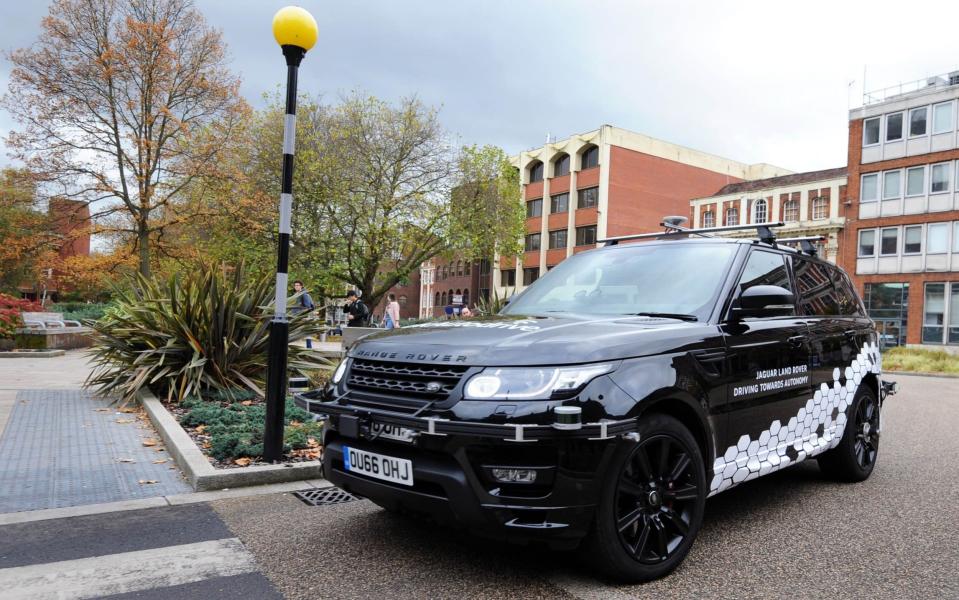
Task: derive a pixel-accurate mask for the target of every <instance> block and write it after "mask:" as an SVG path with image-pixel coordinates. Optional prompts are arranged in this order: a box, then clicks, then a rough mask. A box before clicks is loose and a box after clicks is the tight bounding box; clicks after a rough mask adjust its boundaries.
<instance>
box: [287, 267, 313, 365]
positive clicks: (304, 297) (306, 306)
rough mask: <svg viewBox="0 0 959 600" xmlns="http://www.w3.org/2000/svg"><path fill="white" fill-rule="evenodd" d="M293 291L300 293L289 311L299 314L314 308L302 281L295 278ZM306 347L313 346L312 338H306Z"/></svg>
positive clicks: (311, 298)
mask: <svg viewBox="0 0 959 600" xmlns="http://www.w3.org/2000/svg"><path fill="white" fill-rule="evenodd" d="M293 291H294V292H295V293H297V294H299V295H300V297H299V298H297V300H296V306H294V307H293V308H291V309H290V312H291V313H293V314H300V313H304V312H312V311H314V310H316V304H314V303H313V297H312V296H310V293H309V292H308V291H306V288H304V287H303V282H302V281H300V280H299V279H297V280H296V281H294V282H293ZM306 347H307V348H312V347H313V338H311V337H307V338H306Z"/></svg>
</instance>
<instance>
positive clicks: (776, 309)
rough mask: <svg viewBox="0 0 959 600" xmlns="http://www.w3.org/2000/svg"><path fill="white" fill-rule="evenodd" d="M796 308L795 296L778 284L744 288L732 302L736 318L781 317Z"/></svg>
mask: <svg viewBox="0 0 959 600" xmlns="http://www.w3.org/2000/svg"><path fill="white" fill-rule="evenodd" d="M795 308H796V296H795V295H794V294H793V293H792V292H790V291H789V290H787V289H786V288H782V287H779V286H778V285H754V286H752V287H750V288H746V290H744V291H743V293H741V294H740V295H739V298H737V299H736V302H735V303H734V304H733V310H732V314H733V317H734V318H736V319H742V318H745V317H781V316H785V315H791V314H793V312H794V311H795Z"/></svg>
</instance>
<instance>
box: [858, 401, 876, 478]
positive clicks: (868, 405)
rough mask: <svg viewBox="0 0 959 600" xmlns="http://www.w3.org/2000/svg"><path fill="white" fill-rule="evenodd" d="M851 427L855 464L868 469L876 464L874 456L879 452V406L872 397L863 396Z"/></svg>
mask: <svg viewBox="0 0 959 600" xmlns="http://www.w3.org/2000/svg"><path fill="white" fill-rule="evenodd" d="M853 425H854V429H853V432H854V433H855V435H856V438H855V444H854V445H853V449H854V450H855V452H856V462H858V463H859V467H860V468H862V469H867V468H870V467H872V465H873V463H875V462H876V454H878V452H879V406H878V404H877V403H876V399H875V398H874V397H873V396H872V395H869V396H864V397H863V398H862V401H861V402H859V406H858V407H857V408H856V419H855V421H854V422H853Z"/></svg>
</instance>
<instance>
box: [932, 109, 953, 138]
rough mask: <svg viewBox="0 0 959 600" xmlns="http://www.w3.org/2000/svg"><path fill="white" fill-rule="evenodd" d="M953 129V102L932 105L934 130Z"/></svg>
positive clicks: (934, 131) (945, 130) (945, 131)
mask: <svg viewBox="0 0 959 600" xmlns="http://www.w3.org/2000/svg"><path fill="white" fill-rule="evenodd" d="M950 131H952V102H943V103H942V104H937V105H935V106H933V107H932V132H933V133H949V132H950Z"/></svg>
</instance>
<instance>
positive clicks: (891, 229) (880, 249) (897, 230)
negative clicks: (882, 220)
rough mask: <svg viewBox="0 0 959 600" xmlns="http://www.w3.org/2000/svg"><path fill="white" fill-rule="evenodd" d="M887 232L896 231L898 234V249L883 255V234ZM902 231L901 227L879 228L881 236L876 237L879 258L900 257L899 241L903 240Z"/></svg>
mask: <svg viewBox="0 0 959 600" xmlns="http://www.w3.org/2000/svg"><path fill="white" fill-rule="evenodd" d="M885 231H895V232H896V249H895V250H894V251H893V252H891V253H883V251H882V234H883V232H885ZM901 233H902V232H901V231H900V230H899V227H881V228H879V235H877V236H876V240H877V241H876V248H877V251H878V252H879V256H898V255H899V247H900V246H899V241H900V240H901V239H902V235H901Z"/></svg>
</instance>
